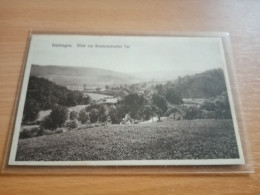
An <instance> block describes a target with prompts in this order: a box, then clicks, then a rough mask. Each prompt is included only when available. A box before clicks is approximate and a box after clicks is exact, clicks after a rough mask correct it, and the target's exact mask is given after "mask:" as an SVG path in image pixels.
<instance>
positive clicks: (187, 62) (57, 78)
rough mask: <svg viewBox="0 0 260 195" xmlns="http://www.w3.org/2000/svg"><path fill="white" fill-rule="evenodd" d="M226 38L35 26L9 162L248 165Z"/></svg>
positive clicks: (31, 163)
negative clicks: (101, 32)
mask: <svg viewBox="0 0 260 195" xmlns="http://www.w3.org/2000/svg"><path fill="white" fill-rule="evenodd" d="M224 51H225V48H224V44H223V39H222V37H221V36H187V35H183V36H143V35H142V36H130V35H77V34H40V33H39V34H32V35H31V37H30V41H29V49H28V54H27V59H26V63H25V69H24V75H23V79H22V84H21V92H20V97H19V104H18V108H17V115H16V120H15V125H14V133H13V137H12V144H11V150H10V156H9V160H8V165H17V166H156V165H158V166H164V165H174V166H177V165H241V164H244V157H243V151H242V146H241V141H240V136H239V129H238V124H237V119H236V112H235V106H234V102H233V98H232V93H231V85H230V80H229V74H228V69H227V66H228V63H227V56H226V55H225V52H224Z"/></svg>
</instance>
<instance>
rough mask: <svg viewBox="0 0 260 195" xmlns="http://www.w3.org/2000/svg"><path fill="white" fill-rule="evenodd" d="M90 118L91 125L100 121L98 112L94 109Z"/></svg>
mask: <svg viewBox="0 0 260 195" xmlns="http://www.w3.org/2000/svg"><path fill="white" fill-rule="evenodd" d="M89 118H90V122H91V123H96V122H97V121H98V110H97V109H92V110H91V111H90V113H89Z"/></svg>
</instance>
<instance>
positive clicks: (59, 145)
mask: <svg viewBox="0 0 260 195" xmlns="http://www.w3.org/2000/svg"><path fill="white" fill-rule="evenodd" d="M238 157H239V154H238V149H237V145H236V139H235V135H234V130H233V124H232V121H231V120H190V121H188V120H187V121H171V120H165V121H163V122H155V123H147V124H129V125H110V126H105V127H96V128H89V129H81V130H75V131H68V132H65V133H61V134H55V135H49V136H42V137H35V138H29V139H24V140H20V141H19V144H18V150H17V156H16V160H17V161H78V160H130V159H131V160H152V159H228V158H238Z"/></svg>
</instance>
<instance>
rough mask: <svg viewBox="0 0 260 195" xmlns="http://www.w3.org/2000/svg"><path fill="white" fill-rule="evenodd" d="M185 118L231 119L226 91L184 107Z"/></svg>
mask: <svg viewBox="0 0 260 195" xmlns="http://www.w3.org/2000/svg"><path fill="white" fill-rule="evenodd" d="M184 109H185V111H186V115H185V118H186V119H190V120H191V119H209V118H214V119H231V118H232V115H231V111H230V104H229V100H228V95H227V92H223V93H221V94H220V95H218V96H217V97H214V98H208V99H206V100H205V101H204V102H203V103H202V105H200V106H191V107H188V108H184Z"/></svg>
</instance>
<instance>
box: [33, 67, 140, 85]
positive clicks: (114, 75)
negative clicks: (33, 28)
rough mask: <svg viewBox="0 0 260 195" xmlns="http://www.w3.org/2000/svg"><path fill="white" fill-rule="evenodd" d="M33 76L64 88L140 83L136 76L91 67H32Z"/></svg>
mask: <svg viewBox="0 0 260 195" xmlns="http://www.w3.org/2000/svg"><path fill="white" fill-rule="evenodd" d="M31 76H37V77H43V78H46V79H48V80H50V81H52V82H54V83H56V84H59V85H63V86H83V85H84V84H86V85H87V87H104V86H105V85H110V86H113V85H120V84H128V83H134V82H138V79H137V78H136V77H134V76H131V75H128V74H124V73H120V72H116V71H110V70H105V69H99V68H90V67H70V66H40V65H32V69H31Z"/></svg>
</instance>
